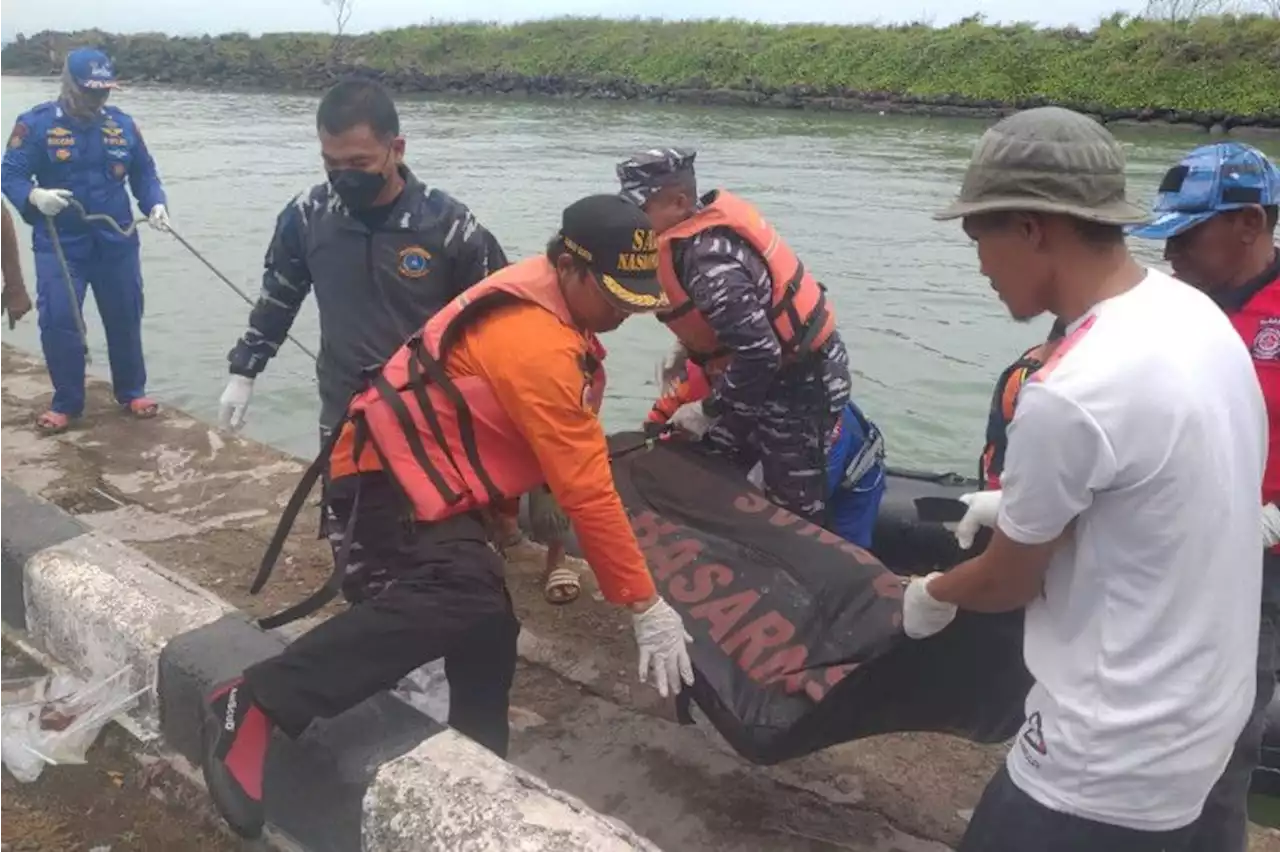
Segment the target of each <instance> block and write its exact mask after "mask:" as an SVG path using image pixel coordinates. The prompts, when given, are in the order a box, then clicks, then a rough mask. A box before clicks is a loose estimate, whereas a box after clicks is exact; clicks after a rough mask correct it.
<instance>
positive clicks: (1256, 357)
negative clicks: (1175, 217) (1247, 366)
mask: <svg viewBox="0 0 1280 852" xmlns="http://www.w3.org/2000/svg"><path fill="white" fill-rule="evenodd" d="M1217 302H1218V304H1219V305H1221V306H1222V309H1223V310H1224V311H1226V312H1227V316H1228V317H1230V319H1231V324H1232V325H1234V326H1235V327H1236V331H1238V332H1240V336H1241V337H1242V338H1244V342H1245V345H1246V346H1248V347H1249V354H1250V355H1252V356H1253V365H1254V368H1255V369H1257V371H1258V383H1259V384H1260V385H1261V386H1262V398H1263V399H1264V400H1265V401H1266V404H1267V429H1268V431H1269V434H1270V437H1269V439H1268V440H1269V442H1270V443H1269V444H1268V447H1267V470H1266V473H1264V474H1263V477H1262V502H1263V503H1280V251H1277V253H1276V257H1275V260H1274V261H1272V263H1271V266H1270V268H1268V269H1267V271H1266V272H1264V273H1263V274H1262V275H1260V276H1258V277H1257V278H1255V279H1254V280H1253V281H1251V282H1249V283H1248V284H1246V285H1245V286H1243V287H1240V288H1237V289H1235V290H1231V291H1230V292H1227V293H1224V294H1222V295H1220V296H1218V297H1217Z"/></svg>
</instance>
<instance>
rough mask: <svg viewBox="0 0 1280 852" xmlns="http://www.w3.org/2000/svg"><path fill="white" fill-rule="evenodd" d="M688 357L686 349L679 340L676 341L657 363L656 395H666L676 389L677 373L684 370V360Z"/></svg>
mask: <svg viewBox="0 0 1280 852" xmlns="http://www.w3.org/2000/svg"><path fill="white" fill-rule="evenodd" d="M688 358H689V353H688V351H686V350H685V348H684V345H683V344H682V343H680V341H678V340H677V341H676V342H675V345H674V346H672V347H671V351H669V352H668V353H667V354H666V356H664V357H663V359H662V363H661V364H659V365H658V395H659V396H666V395H667V394H669V393H671V392H672V391H673V390H675V389H676V381H677V377H678V375H679V374H680V373H681V372H682V371H683V370H684V362H685V361H687V360H688Z"/></svg>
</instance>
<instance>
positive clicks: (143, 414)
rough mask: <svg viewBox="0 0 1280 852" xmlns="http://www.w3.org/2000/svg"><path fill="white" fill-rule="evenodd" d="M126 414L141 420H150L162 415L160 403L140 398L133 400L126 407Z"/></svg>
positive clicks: (143, 397)
mask: <svg viewBox="0 0 1280 852" xmlns="http://www.w3.org/2000/svg"><path fill="white" fill-rule="evenodd" d="M124 410H125V412H126V413H128V414H131V415H133V416H134V417H136V418H137V419H139V420H150V419H151V418H152V417H155V416H156V415H157V414H159V413H160V403H158V402H156V401H155V400H154V399H149V398H148V397H145V396H140V397H138V398H137V399H131V400H129V402H128V403H127V404H125V406H124Z"/></svg>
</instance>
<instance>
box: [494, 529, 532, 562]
mask: <svg viewBox="0 0 1280 852" xmlns="http://www.w3.org/2000/svg"><path fill="white" fill-rule="evenodd" d="M528 540H529V539H528V538H527V537H526V536H525V534H524V533H523V532H521V531H520V530H519V529H517V530H515V531H514V532H512V533H509V534H507V535H503V534H502V533H495V534H494V538H493V543H494V544H495V545H497V548H498V552H499V553H501V554H502V555H503V556H506V555H507V553H508V552H509V551H511V550H513V549H515V548H517V547H519V546H520V545H522V544H524V543H525V542H527V541H528Z"/></svg>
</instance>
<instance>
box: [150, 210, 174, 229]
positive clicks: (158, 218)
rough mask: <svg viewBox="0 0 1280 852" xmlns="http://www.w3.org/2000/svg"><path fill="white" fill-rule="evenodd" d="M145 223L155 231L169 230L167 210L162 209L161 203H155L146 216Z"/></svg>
mask: <svg viewBox="0 0 1280 852" xmlns="http://www.w3.org/2000/svg"><path fill="white" fill-rule="evenodd" d="M147 223H148V224H149V225H151V227H153V228H155V229H156V230H157V231H167V230H169V211H168V210H166V209H164V205H163V204H157V205H156V206H155V207H152V208H151V215H149V216H147Z"/></svg>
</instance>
